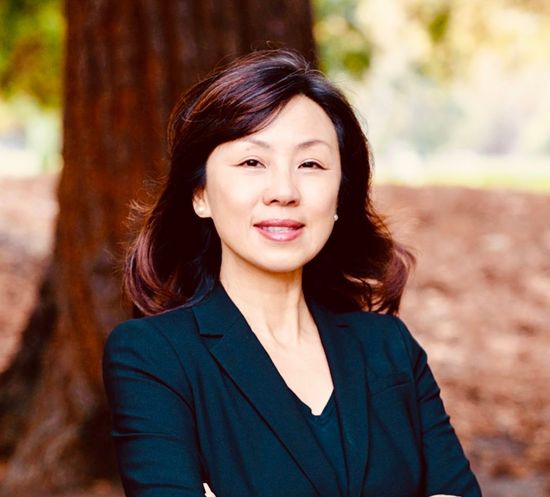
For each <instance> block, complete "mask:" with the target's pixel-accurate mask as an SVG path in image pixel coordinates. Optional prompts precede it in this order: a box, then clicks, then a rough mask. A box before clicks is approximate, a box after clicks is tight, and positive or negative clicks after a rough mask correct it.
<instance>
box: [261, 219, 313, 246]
mask: <svg viewBox="0 0 550 497" xmlns="http://www.w3.org/2000/svg"><path fill="white" fill-rule="evenodd" d="M254 227H255V228H256V229H257V230H258V232H259V233H261V234H262V235H263V236H265V237H266V238H267V239H268V240H272V241H275V242H290V241H292V240H295V239H296V238H298V237H299V236H300V235H301V234H302V232H303V229H304V225H303V224H302V223H299V222H298V221H294V220H292V219H269V220H267V221H261V222H259V223H256V224H255V225H254Z"/></svg>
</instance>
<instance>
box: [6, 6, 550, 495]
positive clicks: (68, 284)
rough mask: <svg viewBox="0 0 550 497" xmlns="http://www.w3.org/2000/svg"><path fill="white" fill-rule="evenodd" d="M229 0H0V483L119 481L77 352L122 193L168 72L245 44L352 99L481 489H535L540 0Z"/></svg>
mask: <svg viewBox="0 0 550 497" xmlns="http://www.w3.org/2000/svg"><path fill="white" fill-rule="evenodd" d="M244 3H245V4H247V8H245V9H239V10H236V8H235V6H234V5H233V3H232V2H230V1H229V0H225V1H224V0H217V1H214V0H213V1H211V2H201V1H200V0H195V1H192V0H167V1H165V2H154V1H149V2H147V1H145V0H143V1H139V2H133V1H131V0H120V1H118V2H114V1H108V0H101V1H92V0H83V1H80V2H77V1H76V0H74V1H73V0H67V1H66V2H62V1H61V0H0V296H1V298H0V371H1V372H2V373H1V374H0V458H1V462H0V492H2V491H3V492H4V493H5V494H6V495H10V496H12V495H25V496H31V495H34V494H35V493H36V495H41V496H44V495H50V494H51V495H54V494H56V495H57V494H62V495H67V496H69V495H70V496H77V495H82V496H88V495H89V496H92V495H107V496H120V495H121V491H120V489H119V488H118V486H117V483H116V474H115V473H114V468H115V463H114V461H113V460H112V456H111V457H106V456H104V455H103V454H105V453H110V452H109V451H110V450H111V447H110V441H109V437H108V430H109V426H108V423H109V419H108V412H107V411H106V410H105V403H104V398H103V393H102V390H101V379H100V375H99V363H100V358H101V347H102V343H103V340H104V338H105V336H106V334H107V333H108V331H109V330H110V329H111V328H112V326H114V324H116V323H117V322H119V321H121V320H122V319H125V318H126V317H127V316H128V308H127V306H126V305H125V304H124V302H122V301H121V299H120V292H119V276H120V275H119V273H117V272H116V270H115V269H114V268H116V263H117V261H118V260H119V257H120V254H121V250H122V249H121V247H122V246H123V243H124V241H125V240H126V239H127V234H126V231H125V226H126V224H127V223H126V219H127V217H128V202H129V201H130V200H131V199H135V198H142V199H143V198H146V196H147V191H148V190H149V189H150V186H151V183H152V182H154V179H155V178H156V177H158V176H159V175H161V174H162V173H163V171H164V170H165V169H163V168H164V162H163V160H164V156H165V154H164V152H165V144H164V129H165V123H166V118H167V116H168V113H169V110H170V108H171V107H172V105H173V104H174V103H175V100H176V98H177V95H178V94H179V92H180V91H181V90H183V89H184V88H185V87H186V86H189V85H190V84H192V82H194V81H196V80H197V79H199V78H200V77H201V76H203V75H204V74H206V73H207V72H208V71H209V70H210V69H211V68H212V67H214V65H215V64H217V63H219V61H220V60H228V59H230V58H231V57H232V56H235V55H237V54H240V53H244V52H246V51H250V50H251V49H254V48H263V47H264V46H265V44H266V42H268V44H269V46H281V45H285V46H291V47H294V48H297V49H299V50H301V51H303V52H304V53H305V54H306V55H307V56H308V57H310V58H311V59H312V60H313V61H316V63H318V65H319V66H320V68H321V69H322V70H323V71H325V72H326V73H327V74H328V75H329V77H330V78H331V79H332V80H333V81H334V82H335V83H336V84H337V85H338V86H339V87H340V88H342V89H343V90H344V92H345V93H346V94H347V95H348V97H349V99H350V100H351V102H352V103H353V105H354V107H355V108H356V109H357V112H358V114H359V115H360V118H361V120H362V123H363V124H364V127H365V130H366V132H367V136H368V137H369V140H370V142H371V146H372V149H373V153H374V158H375V195H376V202H377V204H378V206H379V208H380V209H381V210H382V212H384V213H386V215H387V221H388V223H389V224H390V226H391V227H392V229H393V230H394V231H395V233H396V235H398V237H399V238H400V239H401V240H403V241H405V242H406V243H407V244H409V245H410V246H411V247H412V248H413V249H414V251H415V253H416V255H417V257H418V266H417V269H416V271H415V273H414V275H413V277H412V280H411V284H410V286H409V289H408V291H407V293H406V295H405V298H404V302H403V307H402V311H401V315H402V317H403V318H404V319H405V321H406V322H407V323H408V324H409V325H410V327H411V328H412V330H413V331H414V333H415V335H416V336H417V337H418V339H419V341H420V342H421V344H422V345H423V346H424V347H425V348H426V350H427V352H428V354H429V357H430V363H431V365H432V369H433V370H434V372H435V374H436V377H437V378H438V380H439V382H440V384H441V386H442V391H443V399H444V401H445V403H446V406H447V410H448V411H449V413H450V414H451V418H452V421H453V424H454V426H455V428H456V430H457V432H458V433H459V436H460V437H461V440H462V441H463V444H464V446H465V450H466V452H467V455H468V457H469V459H470V460H471V462H472V465H473V467H474V469H475V470H476V472H477V474H478V476H479V479H480V481H481V484H482V487H483V490H484V495H485V496H486V497H525V496H529V497H545V496H550V402H549V401H550V393H549V389H548V384H549V382H550V366H548V360H547V353H546V351H547V350H548V347H549V346H550V335H549V333H548V322H549V321H550V119H549V118H548V116H549V115H550V84H549V81H550V3H548V1H547V0H483V1H482V0H438V1H436V0H314V1H313V3H310V2H309V1H306V0H286V1H278V2H273V1H271V0H264V2H261V3H258V2H248V3H247V2H244ZM62 144H63V145H62ZM62 148H63V150H62ZM68 492H69V493H68Z"/></svg>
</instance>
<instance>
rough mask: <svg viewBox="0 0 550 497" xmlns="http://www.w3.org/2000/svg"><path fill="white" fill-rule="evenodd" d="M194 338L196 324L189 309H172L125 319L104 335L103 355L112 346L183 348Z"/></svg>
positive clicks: (112, 348) (196, 337)
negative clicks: (105, 337)
mask: <svg viewBox="0 0 550 497" xmlns="http://www.w3.org/2000/svg"><path fill="white" fill-rule="evenodd" d="M194 341H195V342H196V341H198V335H197V332H196V324H195V321H194V317H193V312H192V311H191V309H190V308H183V307H179V308H175V309H171V310H168V311H166V312H163V313H161V314H156V315H153V316H146V317H141V318H134V319H128V320H126V321H123V322H121V323H119V324H118V325H116V326H115V327H114V328H113V329H112V330H111V331H110V333H109V334H108V337H107V340H106V342H105V354H109V353H110V352H112V351H114V350H115V349H118V350H120V349H128V348H132V349H139V348H144V349H148V350H150V351H151V352H153V351H160V350H166V349H173V350H174V351H175V350H184V349H186V348H187V347H188V346H190V345H191V344H192V343H193V342H194Z"/></svg>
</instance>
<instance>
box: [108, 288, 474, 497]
mask: <svg viewBox="0 0 550 497" xmlns="http://www.w3.org/2000/svg"><path fill="white" fill-rule="evenodd" d="M308 307H309V309H310V311H311V313H312V315H313V317H314V319H315V322H316V324H317V327H318V329H319V333H320V336H321V340H322V344H323V346H324V349H325V353H326V355H327V360H328V363H329V367H330V370H331V375H332V380H333V384H334V389H335V390H334V393H335V399H336V402H337V406H338V410H339V413H340V416H341V421H340V422H341V428H342V432H343V434H344V436H343V438H344V453H345V458H346V466H347V472H348V491H347V493H346V494H345V495H346V496H347V497H361V496H365V497H425V496H429V495H432V494H438V493H442V494H453V495H459V496H462V497H479V496H480V495H481V492H480V489H479V486H478V484H477V482H476V479H475V477H474V475H473V474H472V472H471V471H470V468H469V463H468V461H467V459H466V458H465V456H464V453H463V451H462V448H461V446H460V444H459V441H458V440H457V438H456V436H455V433H454V430H453V428H452V427H451V425H450V424H449V418H448V416H447V414H446V413H445V411H444V408H443V404H442V402H441V400H440V397H439V388H438V387H437V384H436V382H435V381H434V378H433V376H432V373H431V372H430V369H429V367H428V365H427V362H426V354H425V352H424V351H423V350H422V348H421V347H420V346H419V345H418V343H417V342H416V341H415V340H414V338H413V337H412V336H411V335H410V333H409V331H408V330H407V328H406V327H405V326H404V325H403V323H402V322H401V321H400V320H399V319H398V318H396V317H392V316H386V315H379V314H374V313H368V312H351V313H345V314H338V313H334V312H331V311H329V310H327V309H324V308H322V307H321V306H319V305H317V304H315V303H314V302H309V301H308ZM103 368H104V370H103V374H104V382H105V387H106V391H107V394H108V399H109V402H110V405H111V409H112V413H113V433H112V435H113V438H114V441H115V446H116V449H117V457H118V462H119V468H120V472H121V476H122V482H123V485H124V488H125V492H126V495H127V496H131V497H202V496H203V495H204V489H203V486H202V482H206V483H208V485H209V486H210V488H211V489H212V491H213V492H214V493H215V494H216V496H217V497H337V496H338V490H337V483H336V482H337V478H336V474H335V472H334V469H333V468H332V466H331V464H330V462H329V461H328V460H327V459H326V456H324V453H323V451H322V449H321V447H320V446H319V445H318V442H317V440H316V438H315V436H314V433H313V432H312V431H311V428H310V426H309V424H308V423H307V420H306V419H305V418H304V414H303V412H302V411H301V410H300V409H299V406H298V405H297V403H296V400H295V399H294V398H293V396H292V392H291V391H290V390H289V388H288V386H287V385H286V384H285V382H284V379H283V378H282V376H281V375H280V374H279V372H278V370H277V369H276V367H275V365H274V364H273V362H272V361H271V359H270V357H269V355H268V354H267V352H266V351H265V349H264V348H263V346H262V345H261V343H260V342H259V340H258V339H257V337H256V335H255V334H254V333H253V332H252V330H251V329H250V328H249V326H248V324H247V322H246V321H245V319H244V317H243V316H242V314H241V313H240V311H239V310H238V309H237V307H236V306H235V304H234V303H233V302H232V301H231V299H230V298H229V296H228V295H227V293H226V292H225V290H224V289H223V287H222V286H221V285H218V286H217V287H216V289H215V290H214V291H213V292H212V294H210V296H209V297H208V298H207V299H205V300H204V301H202V302H201V303H199V304H197V305H195V306H192V307H189V308H183V307H182V308H178V309H174V310H171V311H167V312H165V313H162V314H159V315H156V316H152V317H146V318H141V319H134V320H129V321H126V322H124V323H122V324H120V325H118V326H117V327H116V328H115V329H114V330H113V331H112V332H111V334H110V336H109V338H108V340H107V343H106V346H105V353H104V361H103Z"/></svg>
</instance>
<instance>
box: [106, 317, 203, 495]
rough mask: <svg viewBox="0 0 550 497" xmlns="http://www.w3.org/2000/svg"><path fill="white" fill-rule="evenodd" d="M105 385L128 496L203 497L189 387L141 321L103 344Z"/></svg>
mask: <svg viewBox="0 0 550 497" xmlns="http://www.w3.org/2000/svg"><path fill="white" fill-rule="evenodd" d="M103 381H104V384H105V390H106V393H107V397H108V400H109V404H110V407H111V411H112V415H113V432H112V436H113V439H114V442H115V447H116V452H117V459H118V464H119V470H120V474H121V479H122V483H123V486H124V491H125V494H126V496H127V497H203V496H204V488H203V485H202V479H201V473H200V464H199V451H198V448H197V440H196V435H195V429H194V427H195V425H194V418H193V408H192V404H191V402H190V398H191V395H190V388H189V385H188V383H187V379H186V376H185V372H184V371H183V368H182V366H181V364H180V362H179V359H178V356H177V355H176V353H175V351H174V350H173V349H172V346H171V344H170V343H169V342H168V340H167V339H166V338H165V337H164V336H163V335H162V333H161V332H159V331H158V330H155V329H153V328H152V327H151V325H150V324H149V323H146V322H143V321H141V320H139V321H138V320H132V321H126V322H124V323H122V324H120V325H119V326H117V327H116V328H115V329H114V330H113V331H112V332H111V334H110V336H109V338H108V339H107V343H106V344H105V350H104V355H103Z"/></svg>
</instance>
